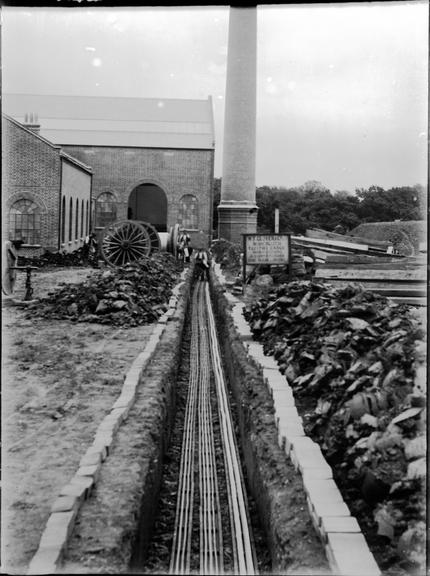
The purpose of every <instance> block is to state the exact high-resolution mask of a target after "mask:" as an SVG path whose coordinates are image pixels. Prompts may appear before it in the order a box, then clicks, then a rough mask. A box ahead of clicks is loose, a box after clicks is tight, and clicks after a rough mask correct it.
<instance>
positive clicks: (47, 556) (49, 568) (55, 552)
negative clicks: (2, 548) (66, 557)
mask: <svg viewBox="0 0 430 576" xmlns="http://www.w3.org/2000/svg"><path fill="white" fill-rule="evenodd" d="M62 559H63V549H62V548H58V547H53V548H43V549H39V550H37V552H36V554H35V555H34V556H33V558H32V560H31V562H30V564H29V567H28V569H27V574H29V575H32V576H33V575H36V574H54V573H55V572H56V570H57V568H58V566H59V565H60V563H61V561H62Z"/></svg>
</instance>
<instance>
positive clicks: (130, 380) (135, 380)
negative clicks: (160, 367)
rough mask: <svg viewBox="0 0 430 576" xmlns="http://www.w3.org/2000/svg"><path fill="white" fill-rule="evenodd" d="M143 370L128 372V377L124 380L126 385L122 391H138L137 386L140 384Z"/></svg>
mask: <svg viewBox="0 0 430 576" xmlns="http://www.w3.org/2000/svg"><path fill="white" fill-rule="evenodd" d="M140 373H141V370H140V368H139V369H137V368H136V369H130V370H129V371H128V372H127V375H126V377H125V380H124V384H123V385H122V391H123V392H124V390H126V391H127V390H130V391H131V390H136V387H137V385H138V384H139V379H140Z"/></svg>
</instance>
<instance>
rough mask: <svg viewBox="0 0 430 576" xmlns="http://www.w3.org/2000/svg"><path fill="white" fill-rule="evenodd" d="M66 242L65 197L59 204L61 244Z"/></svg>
mask: <svg viewBox="0 0 430 576" xmlns="http://www.w3.org/2000/svg"><path fill="white" fill-rule="evenodd" d="M65 241H66V197H65V196H63V200H62V202H61V243H62V244H64V242H65Z"/></svg>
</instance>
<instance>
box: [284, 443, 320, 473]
mask: <svg viewBox="0 0 430 576" xmlns="http://www.w3.org/2000/svg"><path fill="white" fill-rule="evenodd" d="M290 458H291V461H292V463H293V464H294V467H295V468H296V469H299V470H300V471H301V472H302V470H303V469H304V468H306V467H308V468H311V467H314V468H319V467H320V466H321V465H322V463H323V462H325V459H324V457H323V455H322V452H321V450H320V447H319V446H318V444H316V443H315V442H313V441H312V440H311V439H310V438H308V437H307V436H305V437H304V438H295V439H294V441H293V442H292V447H291V450H290Z"/></svg>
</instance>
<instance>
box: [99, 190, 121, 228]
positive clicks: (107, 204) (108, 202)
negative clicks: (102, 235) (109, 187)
mask: <svg viewBox="0 0 430 576" xmlns="http://www.w3.org/2000/svg"><path fill="white" fill-rule="evenodd" d="M116 212H117V203H116V200H115V196H114V195H113V194H112V193H111V192H102V194H100V195H99V196H98V197H97V201H96V226H97V227H104V226H107V225H108V224H111V223H112V222H115V220H116Z"/></svg>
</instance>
